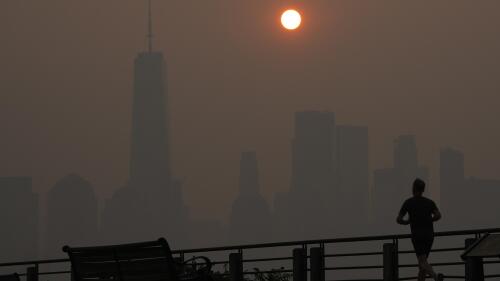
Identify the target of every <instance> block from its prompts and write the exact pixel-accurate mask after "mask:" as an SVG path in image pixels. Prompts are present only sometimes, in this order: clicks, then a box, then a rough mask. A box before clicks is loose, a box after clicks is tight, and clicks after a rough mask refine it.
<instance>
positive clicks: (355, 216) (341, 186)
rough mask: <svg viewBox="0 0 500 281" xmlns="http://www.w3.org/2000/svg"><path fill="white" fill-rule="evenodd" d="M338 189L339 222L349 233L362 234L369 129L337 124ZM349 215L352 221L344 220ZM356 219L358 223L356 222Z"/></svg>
mask: <svg viewBox="0 0 500 281" xmlns="http://www.w3.org/2000/svg"><path fill="white" fill-rule="evenodd" d="M336 135H337V141H336V143H337V149H336V151H337V153H336V155H337V157H336V162H337V164H336V166H337V188H338V190H339V193H340V194H339V199H340V200H337V202H338V204H339V210H340V212H338V213H337V215H338V219H337V220H336V221H338V222H339V224H341V225H342V227H341V229H342V230H343V231H345V232H346V233H345V234H346V235H353V233H359V234H362V230H364V229H366V223H367V222H368V219H367V218H368V200H369V198H368V196H369V170H368V169H369V168H368V128H367V127H360V126H337V128H336ZM345 214H349V218H350V220H345V219H343V216H344V215H345ZM353 222H355V223H353Z"/></svg>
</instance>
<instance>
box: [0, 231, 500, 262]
mask: <svg viewBox="0 0 500 281" xmlns="http://www.w3.org/2000/svg"><path fill="white" fill-rule="evenodd" d="M483 233H500V228H484V229H472V230H455V231H442V232H436V233H435V235H434V236H435V237H444V236H462V235H478V234H483ZM408 238H411V235H410V234H396V235H378V236H360V237H348V238H334V239H316V240H299V241H289V242H275V243H263V244H244V245H234V246H223V247H209V248H192V249H181V250H174V251H172V253H173V254H187V253H206V252H218V251H235V250H243V249H260V248H275V247H291V246H298V245H300V246H302V245H311V244H318V245H324V244H333V243H349V242H369V241H384V240H398V239H408ZM457 249H458V248H457ZM340 255H342V254H338V256H340ZM344 255H345V256H347V255H348V254H344ZM64 262H69V259H61V258H59V259H46V260H31V261H20V262H8V263H0V267H5V266H19V265H32V264H35V265H37V264H47V263H64Z"/></svg>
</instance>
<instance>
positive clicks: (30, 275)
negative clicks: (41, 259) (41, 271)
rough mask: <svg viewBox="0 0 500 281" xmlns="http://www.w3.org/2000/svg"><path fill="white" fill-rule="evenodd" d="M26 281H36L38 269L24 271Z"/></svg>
mask: <svg viewBox="0 0 500 281" xmlns="http://www.w3.org/2000/svg"><path fill="white" fill-rule="evenodd" d="M26 281H38V267H37V266H32V267H28V268H27V269H26Z"/></svg>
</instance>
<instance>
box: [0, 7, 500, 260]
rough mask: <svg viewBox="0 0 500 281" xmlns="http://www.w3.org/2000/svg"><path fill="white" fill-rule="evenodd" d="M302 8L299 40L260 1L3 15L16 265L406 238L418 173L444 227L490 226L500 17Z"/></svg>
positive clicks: (0, 69) (0, 86)
mask: <svg viewBox="0 0 500 281" xmlns="http://www.w3.org/2000/svg"><path fill="white" fill-rule="evenodd" d="M118 3H121V5H118ZM447 3H448V4H450V3H451V2H447ZM294 4H295V5H297V7H299V8H301V9H302V10H303V11H304V18H305V20H304V26H303V27H301V28H300V29H299V30H298V31H297V33H296V34H295V35H290V34H288V35H286V34H284V33H283V31H282V30H280V29H279V28H280V27H277V26H275V22H274V21H273V19H274V17H275V14H276V13H277V12H279V11H280V10H281V9H282V8H283V7H284V6H286V5H285V4H281V3H268V2H265V1H256V2H255V3H254V4H249V2H242V3H239V4H237V3H230V2H227V1H216V2H214V3H212V4H209V3H197V4H194V3H185V2H182V1H172V2H168V3H166V2H161V1H153V9H152V10H148V9H147V8H148V6H147V1H135V2H134V1H123V2H117V1H110V2H109V3H100V2H99V3H98V2H96V1H88V2H86V3H78V4H68V3H63V2H61V1H59V2H58V1H54V2H50V3H44V4H42V3H36V2H29V3H28V2H27V3H25V4H20V3H10V2H9V3H7V2H6V3H2V4H0V7H1V6H3V8H4V9H0V10H3V12H0V16H1V17H2V18H3V19H4V21H6V23H8V24H6V25H4V26H2V25H0V32H2V34H5V37H9V38H10V37H12V39H11V40H8V41H7V42H6V44H4V45H2V46H0V54H2V55H3V57H4V58H5V60H3V61H4V62H5V63H4V64H3V65H2V66H0V76H1V77H2V78H0V93H2V97H3V100H4V102H3V103H2V104H3V105H2V110H0V112H1V113H0V114H1V116H0V117H1V118H0V119H1V120H2V121H1V122H0V125H1V126H2V128H3V129H4V132H5V136H4V137H3V138H2V142H1V143H0V148H1V149H2V151H3V155H4V157H3V158H2V160H1V161H0V163H1V164H0V196H1V197H2V199H4V198H6V200H5V202H7V203H5V204H4V206H5V207H4V208H5V209H3V210H2V211H3V212H4V213H5V210H6V209H10V208H14V206H15V204H14V202H18V201H23V204H26V209H25V210H24V211H23V212H19V214H18V215H19V217H18V220H19V222H23V223H25V224H24V225H20V226H16V227H19V229H21V230H20V231H22V232H30V233H31V236H29V237H28V236H27V237H23V238H22V239H20V240H19V241H18V245H20V246H19V247H21V246H22V245H24V244H26V243H31V245H32V247H31V248H36V250H33V249H31V252H30V251H27V252H26V254H24V256H23V257H25V259H29V258H31V257H33V258H36V257H39V256H55V257H57V256H58V253H59V254H62V252H61V251H60V247H61V246H62V245H63V244H73V245H79V244H82V245H92V244H106V243H108V244H109V243H111V244H113V243H122V242H131V241H140V240H152V239H156V238H158V237H160V236H165V237H167V239H168V240H169V241H171V242H172V244H174V245H176V246H177V245H178V246H179V247H181V246H182V247H189V246H213V245H223V244H228V243H231V244H236V243H257V242H266V241H268V242H269V241H278V240H290V239H309V238H328V237H338V236H349V235H368V234H370V235H375V234H387V233H402V232H405V231H406V229H405V228H403V227H401V226H398V225H396V224H395V218H396V215H397V212H398V209H399V207H400V203H401V202H402V201H403V200H404V199H405V198H406V197H409V196H410V195H411V189H410V187H411V182H412V181H413V180H414V179H415V178H416V177H419V178H422V179H424V180H425V181H426V182H427V183H428V191H427V192H426V195H427V196H429V197H431V198H433V199H434V200H436V202H438V205H439V206H440V207H441V206H442V209H443V210H444V218H443V222H442V223H441V224H440V225H439V226H438V228H439V229H456V228H473V227H495V226H497V225H495V224H496V223H497V222H498V218H499V217H498V215H497V214H496V213H497V212H496V208H495V204H496V200H495V198H498V196H499V195H500V176H498V166H499V160H498V159H500V150H499V149H498V145H497V144H498V143H500V131H499V130H496V129H495V128H496V127H497V121H498V117H496V114H497V111H498V105H499V104H500V99H499V98H498V97H497V94H498V92H499V91H500V84H499V83H498V81H497V79H496V77H497V76H498V65H500V64H499V63H500V56H499V55H498V52H496V50H497V49H498V48H499V47H500V39H498V36H496V35H495V34H496V33H495V31H496V29H495V28H494V27H495V26H497V24H500V20H499V19H497V18H496V17H495V15H494V13H493V12H492V10H494V8H500V4H495V3H488V4H486V3H482V4H477V5H476V6H474V5H472V4H465V3H462V2H459V3H455V4H453V5H454V7H455V10H453V11H450V10H448V9H446V5H445V4H442V3H441V4H436V7H435V14H434V13H429V12H428V11H427V9H426V5H425V4H418V3H412V4H410V3H408V4H395V3H388V2H387V3H386V2H384V4H383V5H384V7H386V8H387V9H384V10H381V9H375V6H373V5H375V4H370V3H363V4H361V3H360V2H357V1H355V2H353V3H343V4H342V3H328V2H322V1H317V2H312V3H310V4H307V3H301V2H294ZM73 5H75V6H73ZM364 5H367V6H368V8H367V7H366V6H364ZM27 6H29V7H30V9H25V8H26V7H27ZM98 6H99V9H96V7H98ZM369 7H371V8H373V9H372V10H370V8H369ZM37 8H38V9H37ZM149 8H150V9H151V7H149ZM203 8H206V11H205V13H202V12H200V11H199V9H201V10H203ZM72 9H74V10H72ZM261 10H265V11H266V12H264V13H262V14H260V13H259V11H261ZM327 10H328V11H330V12H332V11H335V12H334V15H336V17H334V18H332V17H330V16H328V15H327V13H326V11H327ZM93 11H99V12H97V13H96V14H92V12H93ZM110 11H114V12H115V13H114V14H113V15H109V14H108V12H110ZM341 11H343V14H342V13H341ZM479 12H481V13H483V12H484V13H485V14H481V16H479V15H477V14H474V13H479ZM71 13H74V15H73V16H70V15H69V14H71ZM91 15H94V16H95V18H94V21H95V22H89V17H91ZM256 15H260V16H258V17H257V16H256ZM403 15H406V17H403ZM423 15H425V16H427V17H428V21H426V23H425V24H422V25H419V24H421V23H422V21H421V18H420V17H422V16H423ZM465 15H467V16H469V17H471V18H472V19H476V20H477V21H472V20H471V21H470V22H469V24H470V25H464V24H463V23H462V21H461V19H462V18H463V17H464V16H465ZM308 16H309V18H308ZM445 16H446V19H448V22H445V23H443V22H441V19H442V18H443V17H445ZM126 19H130V20H129V21H127V20H126ZM391 19H397V20H398V21H399V22H400V23H401V24H400V25H391V24H390V21H391ZM479 19H481V20H479ZM308 20H309V25H308ZM37 22H38V23H39V24H36V23H37ZM61 22H64V23H66V24H64V25H62V24H61ZM104 23H109V24H108V25H106V24H104ZM374 23H377V25H376V26H375V25H374ZM437 23H440V24H439V25H438V24H437ZM252 24H254V25H252ZM322 25H323V26H325V27H323V28H321V26H322ZM464 27H468V29H467V28H464ZM153 28H154V33H153ZM478 30H480V31H481V33H480V34H478V32H477V31H478ZM264 31H266V32H264ZM332 31H335V32H333V33H332ZM375 33H376V34H378V35H377V37H374V36H375V35H374V34H375ZM464 33H465V34H467V36H468V38H472V39H470V40H464ZM14 34H17V35H18V36H17V37H16V36H11V35H14ZM56 39H57V40H56ZM153 40H154V41H153ZM36 42H38V44H35V43H36ZM58 46H59V48H58ZM120 47H121V48H120ZM9 54H10V55H9ZM134 58H135V59H134ZM495 126H496V127H495ZM16 186H19V190H16V191H13V188H15V187H16ZM70 191H71V192H70ZM21 193H22V194H21ZM388 194H390V195H391V196H390V197H389V196H388ZM9 198H12V200H9ZM21 198H23V199H21ZM466 199H467V200H469V202H471V204H473V205H474V206H476V208H475V210H474V211H473V212H470V211H468V210H465V209H464V208H463V204H462V203H460V202H462V201H463V200H466ZM10 215H12V214H10ZM478 216H480V217H481V219H476V217H478ZM4 217H5V218H4V219H5V220H6V221H7V220H8V221H9V223H10V224H9V225H16V224H13V223H12V220H13V218H14V216H11V217H10V216H7V215H5V216H4ZM75 217H76V218H78V219H77V220H75V219H74V218H75ZM2 218H3V217H2ZM26 218H29V219H30V220H34V221H28V220H26ZM252 218H254V219H255V221H253V222H252V224H248V223H245V221H249V220H251V219H252ZM257 218H258V219H257ZM311 218H314V219H311ZM72 223H75V225H73V226H71V227H63V228H61V225H64V226H70V225H72ZM257 229H258V230H259V231H257ZM252 231H255V233H252V234H251V235H248V234H249V233H250V232H252ZM205 232H206V233H205ZM5 237H7V235H5V234H4V236H1V235H0V241H3V242H0V243H7V244H9V245H10V244H12V243H13V242H8V241H12V240H8V239H7V238H5ZM14 244H15V243H14ZM14 248H15V247H14ZM13 252H16V250H15V249H14V250H9V252H8V254H7V256H5V257H4V256H1V257H0V258H2V260H12V255H13V254H12V253H13ZM7 258H9V259H7Z"/></svg>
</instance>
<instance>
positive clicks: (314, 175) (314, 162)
mask: <svg viewBox="0 0 500 281" xmlns="http://www.w3.org/2000/svg"><path fill="white" fill-rule="evenodd" d="M335 171H336V166H335V114H334V113H333V112H321V111H303V112H297V113H295V131H294V137H293V139H292V175H291V186H290V191H289V192H288V193H280V194H277V195H276V196H275V209H274V213H275V216H274V220H275V224H276V225H280V226H282V229H284V230H282V231H281V233H284V234H285V236H280V237H281V238H282V239H306V238H307V237H311V236H315V237H319V236H331V235H333V234H334V231H336V230H338V227H337V226H336V225H335V221H333V219H334V217H333V216H332V215H333V214H334V213H335V212H336V210H337V204H336V203H337V202H336V200H337V197H338V196H337V195H338V194H336V190H335ZM326 221H329V223H325V222H326ZM280 235H281V234H280Z"/></svg>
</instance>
